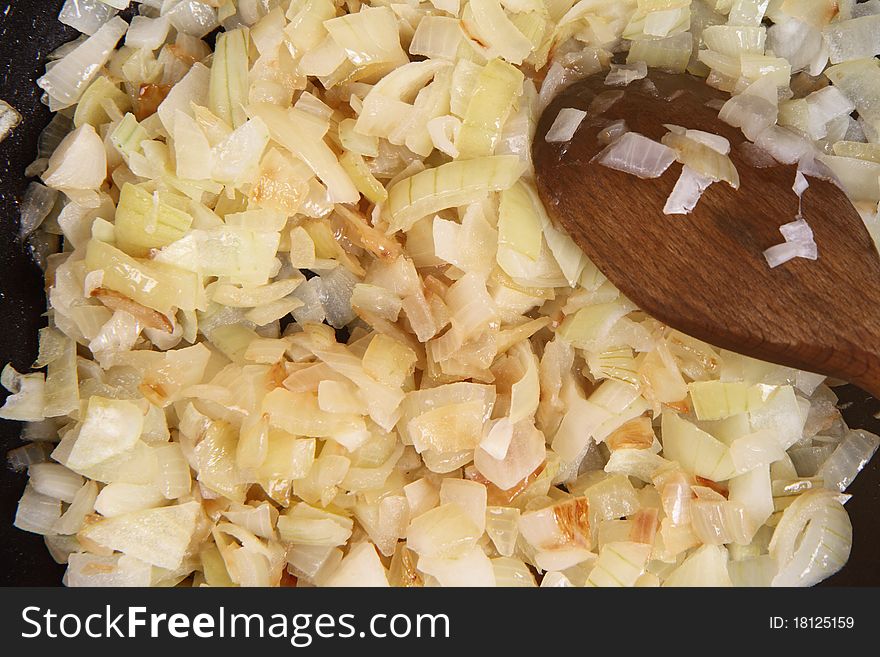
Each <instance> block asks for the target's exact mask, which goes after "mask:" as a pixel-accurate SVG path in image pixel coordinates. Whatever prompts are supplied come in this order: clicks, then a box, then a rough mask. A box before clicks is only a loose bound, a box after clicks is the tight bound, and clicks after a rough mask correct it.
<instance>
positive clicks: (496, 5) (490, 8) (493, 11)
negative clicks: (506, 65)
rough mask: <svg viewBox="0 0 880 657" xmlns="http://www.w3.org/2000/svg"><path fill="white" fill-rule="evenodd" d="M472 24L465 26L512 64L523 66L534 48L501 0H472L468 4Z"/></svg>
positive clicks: (467, 23) (468, 22) (469, 22)
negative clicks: (509, 15)
mask: <svg viewBox="0 0 880 657" xmlns="http://www.w3.org/2000/svg"><path fill="white" fill-rule="evenodd" d="M468 7H469V12H470V14H471V16H472V22H471V21H468V20H467V19H466V18H465V24H466V25H467V26H468V28H469V29H470V30H472V31H473V32H474V33H476V35H477V36H479V37H480V41H482V42H483V43H485V44H488V45H489V47H490V48H491V49H492V50H493V51H494V52H496V53H497V54H498V55H499V56H500V57H503V58H504V59H506V60H507V61H509V62H510V63H511V64H522V62H523V60H524V59H525V58H526V57H528V56H529V53H530V52H531V51H532V48H533V47H534V46H533V45H532V42H531V41H529V39H528V38H526V36H525V35H524V34H523V33H522V32H520V31H519V30H518V29H517V27H516V25H514V24H513V22H512V21H511V20H510V18H508V17H507V14H506V13H505V12H504V8H503V7H502V6H501V2H500V1H499V0H471V2H469V3H468Z"/></svg>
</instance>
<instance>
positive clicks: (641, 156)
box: [594, 132, 675, 178]
mask: <svg viewBox="0 0 880 657" xmlns="http://www.w3.org/2000/svg"><path fill="white" fill-rule="evenodd" d="M594 160H596V161H598V162H599V164H601V165H603V166H606V167H608V168H610V169H616V170H618V171H623V172H624V173H629V174H632V175H634V176H638V177H639V178H658V177H659V176H661V175H662V174H663V172H664V171H666V169H668V168H669V165H670V164H672V163H673V162H674V161H675V151H673V150H672V149H671V148H669V147H668V146H664V145H663V144H660V143H658V142H656V141H654V140H653V139H648V138H647V137H645V136H644V135H642V134H639V133H637V132H626V133H624V134H623V135H621V136H620V137H619V138H618V139H617V140H615V141H613V142H612V143H611V144H610V145H608V146H607V147H606V148H605V150H603V151H602V152H600V153H599V154H598V155H597V156H596V157H595V158H594Z"/></svg>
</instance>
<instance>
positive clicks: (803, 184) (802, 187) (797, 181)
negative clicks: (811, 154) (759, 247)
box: [782, 170, 810, 239]
mask: <svg viewBox="0 0 880 657" xmlns="http://www.w3.org/2000/svg"><path fill="white" fill-rule="evenodd" d="M809 186H810V183H808V182H807V179H806V178H805V177H804V174H803V173H801V171H800V170H798V172H797V173H796V174H795V176H794V185H792V187H791V188H792V189H793V190H794V193H795V194H797V195H798V196H799V197H800V196H803V195H804V192H805V191H807V187H809ZM782 234H783V235H785V233H784V232H783V233H782ZM786 239H787V238H786Z"/></svg>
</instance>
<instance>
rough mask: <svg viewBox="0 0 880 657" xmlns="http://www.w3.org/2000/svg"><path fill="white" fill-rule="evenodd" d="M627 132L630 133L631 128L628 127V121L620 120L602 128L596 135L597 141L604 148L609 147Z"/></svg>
mask: <svg viewBox="0 0 880 657" xmlns="http://www.w3.org/2000/svg"><path fill="white" fill-rule="evenodd" d="M625 132H629V128H627V127H626V121H624V120H623V119H618V120H617V121H612V122H611V123H609V124H608V125H606V126H605V127H604V128H602V129H601V130H600V131H599V133H598V134H597V135H596V141H598V142H599V143H600V144H602V145H603V146H607V145H608V144H610V143H611V142H612V141H614V140H615V139H617V138H618V137H620V135H622V134H624V133H625Z"/></svg>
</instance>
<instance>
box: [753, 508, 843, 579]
mask: <svg viewBox="0 0 880 657" xmlns="http://www.w3.org/2000/svg"><path fill="white" fill-rule="evenodd" d="M851 547H852V524H851V523H850V520H849V516H848V515H847V513H846V509H844V508H843V505H842V504H841V503H840V502H839V501H838V496H837V495H836V494H835V493H831V492H828V491H807V492H806V493H804V494H803V495H800V496H799V497H798V498H797V499H796V500H795V501H794V502H793V503H792V504H791V505H790V506H789V507H788V508H786V509H785V512H784V513H783V514H782V518H781V519H780V521H779V524H778V525H777V526H776V530H775V531H774V532H773V538H772V539H771V541H770V556H771V557H773V558H774V559H775V560H776V563H777V564H778V566H779V573H778V574H777V575H776V576H775V577H774V578H773V581H772V586H812V585H814V584H816V583H818V582H820V581H822V580H823V579H825V578H826V577H829V576H830V575H833V574H834V573H836V572H837V571H838V570H840V569H841V568H842V567H843V564H845V563H846V560H847V559H848V558H849V553H850V549H851Z"/></svg>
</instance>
